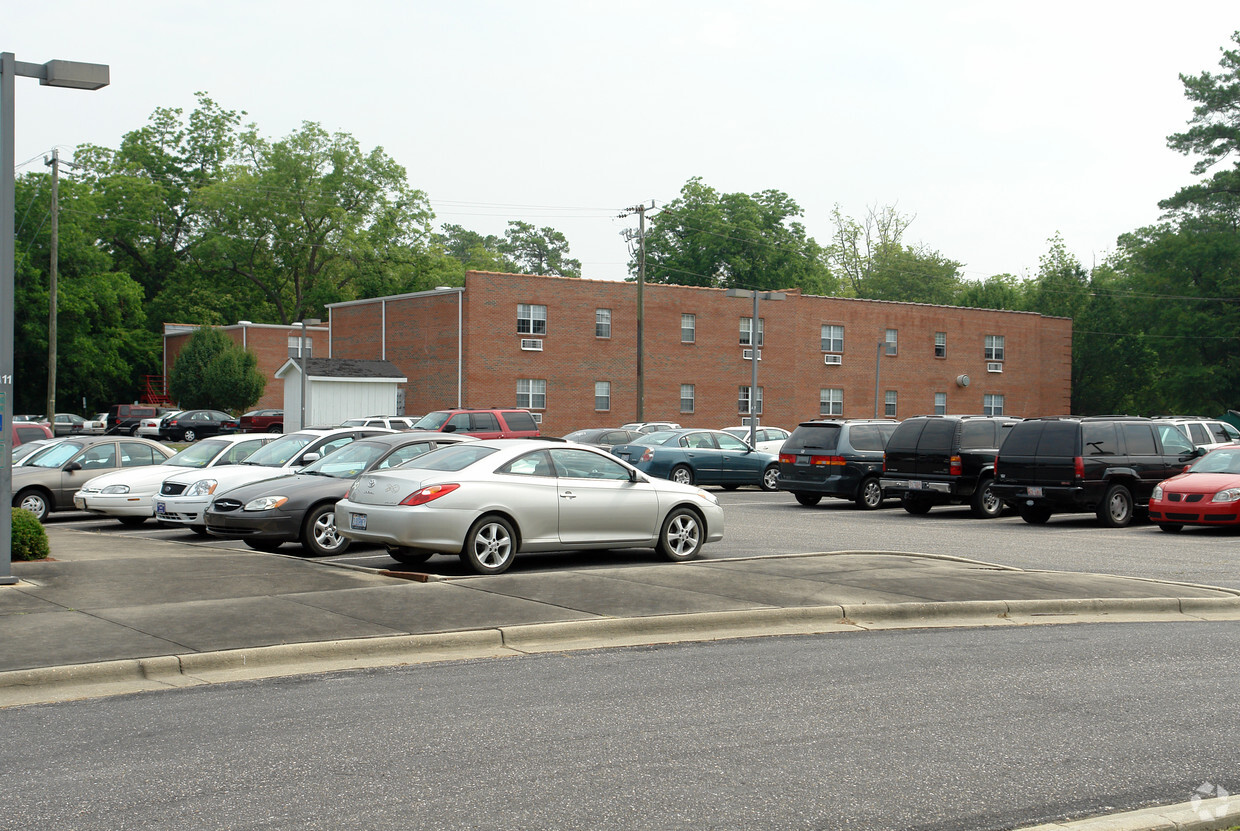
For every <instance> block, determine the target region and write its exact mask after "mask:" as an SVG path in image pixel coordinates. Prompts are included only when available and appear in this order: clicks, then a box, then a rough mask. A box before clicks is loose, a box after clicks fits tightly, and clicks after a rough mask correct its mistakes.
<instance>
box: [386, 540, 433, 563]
mask: <svg viewBox="0 0 1240 831" xmlns="http://www.w3.org/2000/svg"><path fill="white" fill-rule="evenodd" d="M387 553H388V556H389V557H391V558H392V559H393V560H395V561H396V562H398V563H400V564H401V565H405V566H420V565H422V563H425V562H426V561H427V560H429V559H430V558H431V557H434V556H435V554H434V553H433V552H431V551H416V550H414V549H412V548H402V547H401V546H398V545H389V546H388V547H387Z"/></svg>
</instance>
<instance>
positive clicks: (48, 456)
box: [26, 441, 84, 467]
mask: <svg viewBox="0 0 1240 831" xmlns="http://www.w3.org/2000/svg"><path fill="white" fill-rule="evenodd" d="M83 447H84V445H83V444H81V443H80V442H76V441H62V442H58V443H56V444H51V445H48V446H47V448H46V449H45V450H42V451H40V452H39V453H38V454H36V455H35V456H32V457H31V458H30V460H29V461H28V462H26V464H28V465H30V466H31V467H60V466H61V465H63V464H64V463H65V462H67V461H69V460H70V459H72V458H73V457H74V456H75V455H76V454H77V452H78V451H79V450H81V449H82V448H83Z"/></svg>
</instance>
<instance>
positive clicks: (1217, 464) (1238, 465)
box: [1188, 447, 1240, 474]
mask: <svg viewBox="0 0 1240 831" xmlns="http://www.w3.org/2000/svg"><path fill="white" fill-rule="evenodd" d="M1188 472H1189V473H1236V474H1240V447H1237V448H1235V449H1232V448H1230V447H1226V448H1221V449H1219V450H1215V451H1213V452H1211V453H1207V454H1206V455H1204V456H1202V457H1201V458H1200V459H1198V460H1197V461H1196V462H1195V463H1194V464H1193V466H1192V467H1190V468H1189V469H1188Z"/></svg>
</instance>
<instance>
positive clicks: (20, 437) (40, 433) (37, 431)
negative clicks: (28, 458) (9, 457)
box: [9, 420, 52, 447]
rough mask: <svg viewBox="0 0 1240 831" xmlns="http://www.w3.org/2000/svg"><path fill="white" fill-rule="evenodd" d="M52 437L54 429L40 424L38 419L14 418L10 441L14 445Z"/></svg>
mask: <svg viewBox="0 0 1240 831" xmlns="http://www.w3.org/2000/svg"><path fill="white" fill-rule="evenodd" d="M50 438H52V429H51V428H50V427H48V426H47V425H46V424H40V423H38V422H37V421H18V420H14V421H13V423H12V424H11V425H10V429H9V441H10V442H11V443H12V445H13V446H14V447H18V446H20V445H23V444H25V443H26V442H28V441H37V440H39V439H50Z"/></svg>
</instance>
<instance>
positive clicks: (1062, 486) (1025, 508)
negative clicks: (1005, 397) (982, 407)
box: [991, 416, 1205, 528]
mask: <svg viewBox="0 0 1240 831" xmlns="http://www.w3.org/2000/svg"><path fill="white" fill-rule="evenodd" d="M1204 452H1205V451H1203V450H1199V449H1197V448H1195V447H1193V445H1192V443H1191V442H1190V441H1189V440H1188V438H1187V437H1186V436H1185V435H1184V434H1183V433H1181V432H1180V431H1179V430H1177V429H1176V427H1175V425H1173V424H1170V423H1167V422H1159V421H1153V420H1151V419H1148V418H1137V417H1134V416H1094V417H1088V418H1086V417H1076V416H1063V417H1056V418H1037V419H1030V420H1028V421H1022V422H1021V423H1020V424H1017V425H1016V426H1014V427H1013V428H1012V430H1011V432H1009V433H1008V437H1007V438H1006V439H1005V440H1004V442H1003V445H1002V446H1001V447H1000V448H999V455H998V458H997V459H996V460H995V481H994V484H993V485H991V489H992V490H993V491H994V493H995V495H996V496H998V497H999V498H1000V499H1002V500H1003V501H1004V502H1006V503H1007V504H1009V505H1012V506H1014V507H1015V508H1016V510H1017V511H1019V512H1020V516H1021V519H1023V520H1025V522H1029V523H1035V524H1039V523H1043V522H1046V520H1048V519H1049V518H1050V516H1051V514H1054V513H1059V512H1076V513H1080V512H1084V511H1093V512H1094V513H1095V514H1096V515H1097V517H1098V521H1099V522H1101V523H1102V524H1103V525H1107V526H1110V527H1112V528H1122V527H1124V526H1126V525H1128V524H1129V523H1131V522H1132V519H1133V514H1134V512H1135V511H1137V510H1147V509H1148V506H1149V501H1150V494H1151V493H1152V492H1153V490H1154V486H1155V485H1157V484H1158V483H1159V482H1161V481H1162V480H1164V479H1167V478H1169V477H1171V476H1175V475H1176V474H1178V473H1182V472H1183V471H1184V466H1185V465H1186V464H1188V463H1189V462H1191V461H1192V460H1193V459H1196V458H1197V457H1198V456H1201V455H1202V454H1203V453H1204Z"/></svg>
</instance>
